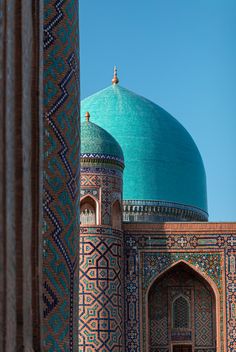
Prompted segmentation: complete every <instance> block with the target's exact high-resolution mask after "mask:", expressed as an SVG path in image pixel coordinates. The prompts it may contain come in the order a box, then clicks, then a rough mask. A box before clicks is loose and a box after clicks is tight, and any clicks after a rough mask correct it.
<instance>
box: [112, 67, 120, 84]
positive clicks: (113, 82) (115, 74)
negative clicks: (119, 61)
mask: <svg viewBox="0 0 236 352" xmlns="http://www.w3.org/2000/svg"><path fill="white" fill-rule="evenodd" d="M118 83H119V79H118V77H117V68H116V66H114V76H113V78H112V84H118Z"/></svg>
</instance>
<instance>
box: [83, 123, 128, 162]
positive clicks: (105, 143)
mask: <svg viewBox="0 0 236 352" xmlns="http://www.w3.org/2000/svg"><path fill="white" fill-rule="evenodd" d="M85 155H86V156H90V157H91V156H92V157H110V158H111V159H114V160H115V159H116V160H119V161H123V160H124V155H123V152H122V149H121V147H120V145H119V144H118V142H117V141H116V140H115V138H114V137H112V136H111V135H110V133H108V132H107V131H105V130H104V129H103V128H101V127H99V126H97V125H96V124H95V123H92V122H90V121H85V122H83V123H82V124H81V156H85Z"/></svg>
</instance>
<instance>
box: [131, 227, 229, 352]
mask: <svg viewBox="0 0 236 352" xmlns="http://www.w3.org/2000/svg"><path fill="white" fill-rule="evenodd" d="M194 225H195V224H192V227H193V228H194ZM178 226H183V229H184V225H181V224H180V225H178ZM186 226H188V225H187V224H186ZM195 226H196V228H197V226H198V225H195ZM202 226H203V227H204V224H203V225H202ZM205 226H206V229H205V230H204V231H202V233H201V232H200V233H199V232H196V233H194V230H192V233H191V232H190V231H189V233H185V232H184V231H183V233H181V230H178V233H176V231H175V233H171V230H169V232H167V233H165V231H164V230H161V231H160V230H159V231H158V230H157V231H156V233H155V230H154V228H155V225H151V226H150V231H148V230H145V226H143V225H142V224H138V225H137V224H136V225H135V226H133V228H132V227H129V226H128V225H126V226H125V230H124V231H125V256H126V265H125V302H126V303H125V304H126V305H125V314H126V316H125V320H126V324H125V327H126V332H125V343H126V351H127V352H138V351H139V352H141V351H142V352H144V351H146V349H145V338H146V337H145V333H144V332H145V326H146V325H145V324H146V322H145V314H144V311H143V309H144V301H143V300H144V299H145V297H146V296H145V295H146V292H147V288H148V286H149V284H150V283H151V282H152V280H154V279H155V277H156V276H157V275H158V274H160V273H161V272H163V271H165V270H166V269H167V268H169V267H170V266H172V265H174V264H175V263H177V262H179V261H181V260H182V261H184V262H186V263H189V265H190V266H191V267H193V268H194V267H195V268H196V270H197V271H198V272H201V273H202V275H203V276H204V277H206V278H209V280H212V282H214V283H215V285H216V287H217V290H218V292H219V297H220V300H219V306H220V316H219V322H218V324H219V327H220V344H221V349H220V351H221V352H223V351H224V352H235V350H236V310H235V307H236V304H235V303H236V289H235V282H236V274H235V269H236V264H235V263H236V251H235V246H236V233H235V232H234V233H227V231H226V232H225V233H222V229H221V231H220V233H219V234H218V233H217V232H216V233H212V232H211V233H209V234H208V233H207V225H205ZM209 226H210V224H209ZM169 227H171V224H170V225H169ZM157 228H158V225H157ZM160 228H162V227H161V225H160ZM173 229H174V226H173ZM141 307H142V309H141ZM225 329H226V331H225ZM199 336H200V335H199ZM160 350H161V349H160ZM164 350H165V348H164V346H163V351H164ZM202 350H203V349H202V348H201V347H200V346H199V347H196V351H197V352H200V351H202ZM158 351H159V349H158ZM204 351H214V352H215V349H212V348H208V349H204ZM217 352H218V351H217Z"/></svg>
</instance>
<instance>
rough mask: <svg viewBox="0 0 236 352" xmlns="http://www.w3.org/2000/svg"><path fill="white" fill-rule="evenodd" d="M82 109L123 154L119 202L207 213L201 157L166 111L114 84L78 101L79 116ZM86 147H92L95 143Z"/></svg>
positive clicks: (192, 143) (177, 123) (94, 146)
mask: <svg viewBox="0 0 236 352" xmlns="http://www.w3.org/2000/svg"><path fill="white" fill-rule="evenodd" d="M86 111H89V112H90V113H91V116H93V121H94V122H95V123H96V124H98V125H99V126H101V127H103V128H105V129H106V130H107V131H108V132H109V133H110V134H111V135H112V136H114V138H115V139H116V140H117V141H118V142H119V144H120V146H121V148H122V150H123V152H124V159H125V166H126V167H125V171H124V200H158V201H159V200H161V201H167V202H175V203H179V204H183V205H188V206H193V207H197V208H199V209H201V210H203V211H206V212H207V195H206V176H205V170H204V165H203V162H202V158H201V155H200V153H199V151H198V149H197V147H196V144H195V143H194V141H193V139H192V137H191V136H190V134H189V133H188V132H187V131H186V129H185V128H184V127H183V126H182V125H181V124H180V123H179V122H178V121H177V120H176V119H175V118H173V117H172V116H171V115H170V114H169V113H168V112H166V111H165V110H163V109H162V108H161V107H159V106H158V105H156V104H154V103H152V102H151V101H149V100H147V99H145V98H143V97H141V96H139V95H137V94H134V93H133V92H131V91H129V90H127V89H125V88H122V87H120V86H119V85H112V86H110V87H108V88H106V89H104V90H102V91H100V92H98V93H96V94H94V95H92V96H90V97H88V98H86V99H84V100H83V101H82V114H84V113H85V112H86ZM88 147H89V146H88ZM92 148H93V149H94V150H95V149H97V147H96V143H94V144H93V147H92ZM99 148H100V147H99ZM82 150H84V146H83V144H82Z"/></svg>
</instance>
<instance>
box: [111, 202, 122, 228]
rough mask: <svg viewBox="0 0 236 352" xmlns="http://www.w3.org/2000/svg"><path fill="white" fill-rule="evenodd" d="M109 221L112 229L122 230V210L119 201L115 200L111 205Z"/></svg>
mask: <svg viewBox="0 0 236 352" xmlns="http://www.w3.org/2000/svg"><path fill="white" fill-rule="evenodd" d="M111 221H112V228H113V229H116V230H121V228H122V210H121V205H120V202H119V200H116V201H115V202H114V203H113V204H112V209H111Z"/></svg>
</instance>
